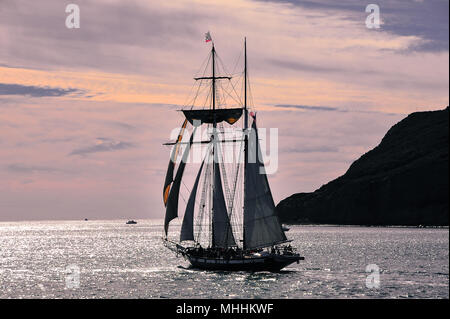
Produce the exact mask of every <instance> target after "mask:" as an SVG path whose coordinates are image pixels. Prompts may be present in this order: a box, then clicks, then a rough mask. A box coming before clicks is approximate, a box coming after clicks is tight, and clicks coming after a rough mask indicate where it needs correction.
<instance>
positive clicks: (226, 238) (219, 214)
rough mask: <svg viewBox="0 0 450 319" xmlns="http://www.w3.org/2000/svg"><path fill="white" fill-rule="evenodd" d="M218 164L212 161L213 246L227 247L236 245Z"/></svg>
mask: <svg viewBox="0 0 450 319" xmlns="http://www.w3.org/2000/svg"><path fill="white" fill-rule="evenodd" d="M220 175H221V174H220V165H219V163H218V162H217V161H215V162H214V190H213V232H214V237H213V238H214V246H215V247H220V248H227V247H230V246H236V242H235V241H234V236H233V231H232V229H231V224H230V220H229V218H228V211H227V205H226V204H225V197H224V195H223V188H222V179H221V176H220Z"/></svg>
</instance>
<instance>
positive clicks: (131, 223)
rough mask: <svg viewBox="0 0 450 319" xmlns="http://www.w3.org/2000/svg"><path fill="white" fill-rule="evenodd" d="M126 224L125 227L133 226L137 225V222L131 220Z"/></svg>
mask: <svg viewBox="0 0 450 319" xmlns="http://www.w3.org/2000/svg"><path fill="white" fill-rule="evenodd" d="M126 224H127V225H134V224H137V221H135V220H133V219H131V220H129V221H127V223H126Z"/></svg>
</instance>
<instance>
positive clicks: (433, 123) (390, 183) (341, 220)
mask: <svg viewBox="0 0 450 319" xmlns="http://www.w3.org/2000/svg"><path fill="white" fill-rule="evenodd" d="M448 137H449V109H448V107H447V108H446V109H445V110H441V111H432V112H417V113H412V114H410V115H409V116H408V117H406V118H405V119H403V120H402V121H400V122H399V123H397V124H395V125H394V126H393V127H392V128H391V129H390V130H389V131H388V132H387V134H386V135H385V136H384V138H383V140H382V141H381V143H380V144H379V145H378V146H377V147H375V148H374V149H373V150H371V151H369V152H367V153H366V154H364V155H363V156H361V157H360V158H359V159H358V160H356V161H355V162H354V163H353V164H352V165H351V166H350V168H349V169H348V171H347V172H346V173H345V174H344V175H342V176H341V177H339V178H337V179H335V180H333V181H331V182H329V183H328V184H326V185H324V186H322V187H321V188H319V189H318V190H316V191H315V192H313V193H299V194H294V195H292V196H290V197H288V198H286V199H284V200H282V201H281V202H280V203H279V204H278V205H277V211H278V214H279V217H280V219H281V221H282V222H290V223H302V222H303V223H326V224H348V225H448V222H449V215H448V211H449V200H448V199H449V197H448V191H449V166H448V165H449V162H448V149H449V138H448Z"/></svg>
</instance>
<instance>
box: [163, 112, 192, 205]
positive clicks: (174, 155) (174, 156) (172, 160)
mask: <svg viewBox="0 0 450 319" xmlns="http://www.w3.org/2000/svg"><path fill="white" fill-rule="evenodd" d="M187 123H188V121H187V120H184V122H183V125H182V126H181V128H180V132H179V133H178V137H177V140H176V143H175V145H174V147H173V149H172V154H171V155H170V160H169V166H168V167H167V173H166V180H165V181H164V188H163V201H164V206H167V200H168V199H169V194H170V187H171V185H172V182H173V171H174V169H175V161H176V160H177V157H178V152H179V150H180V147H181V144H180V142H181V140H182V139H183V134H184V130H185V129H186V125H187Z"/></svg>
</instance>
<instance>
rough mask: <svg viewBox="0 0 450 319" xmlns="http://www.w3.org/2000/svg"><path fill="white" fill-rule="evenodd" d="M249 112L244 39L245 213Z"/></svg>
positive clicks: (245, 41)
mask: <svg viewBox="0 0 450 319" xmlns="http://www.w3.org/2000/svg"><path fill="white" fill-rule="evenodd" d="M247 130H248V111H247V38H246V37H245V38H244V207H243V211H244V213H245V194H246V193H247V192H246V184H247V183H246V182H245V180H246V178H245V172H246V171H247V162H248V134H247ZM242 248H243V249H244V250H245V249H246V245H245V225H242Z"/></svg>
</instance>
